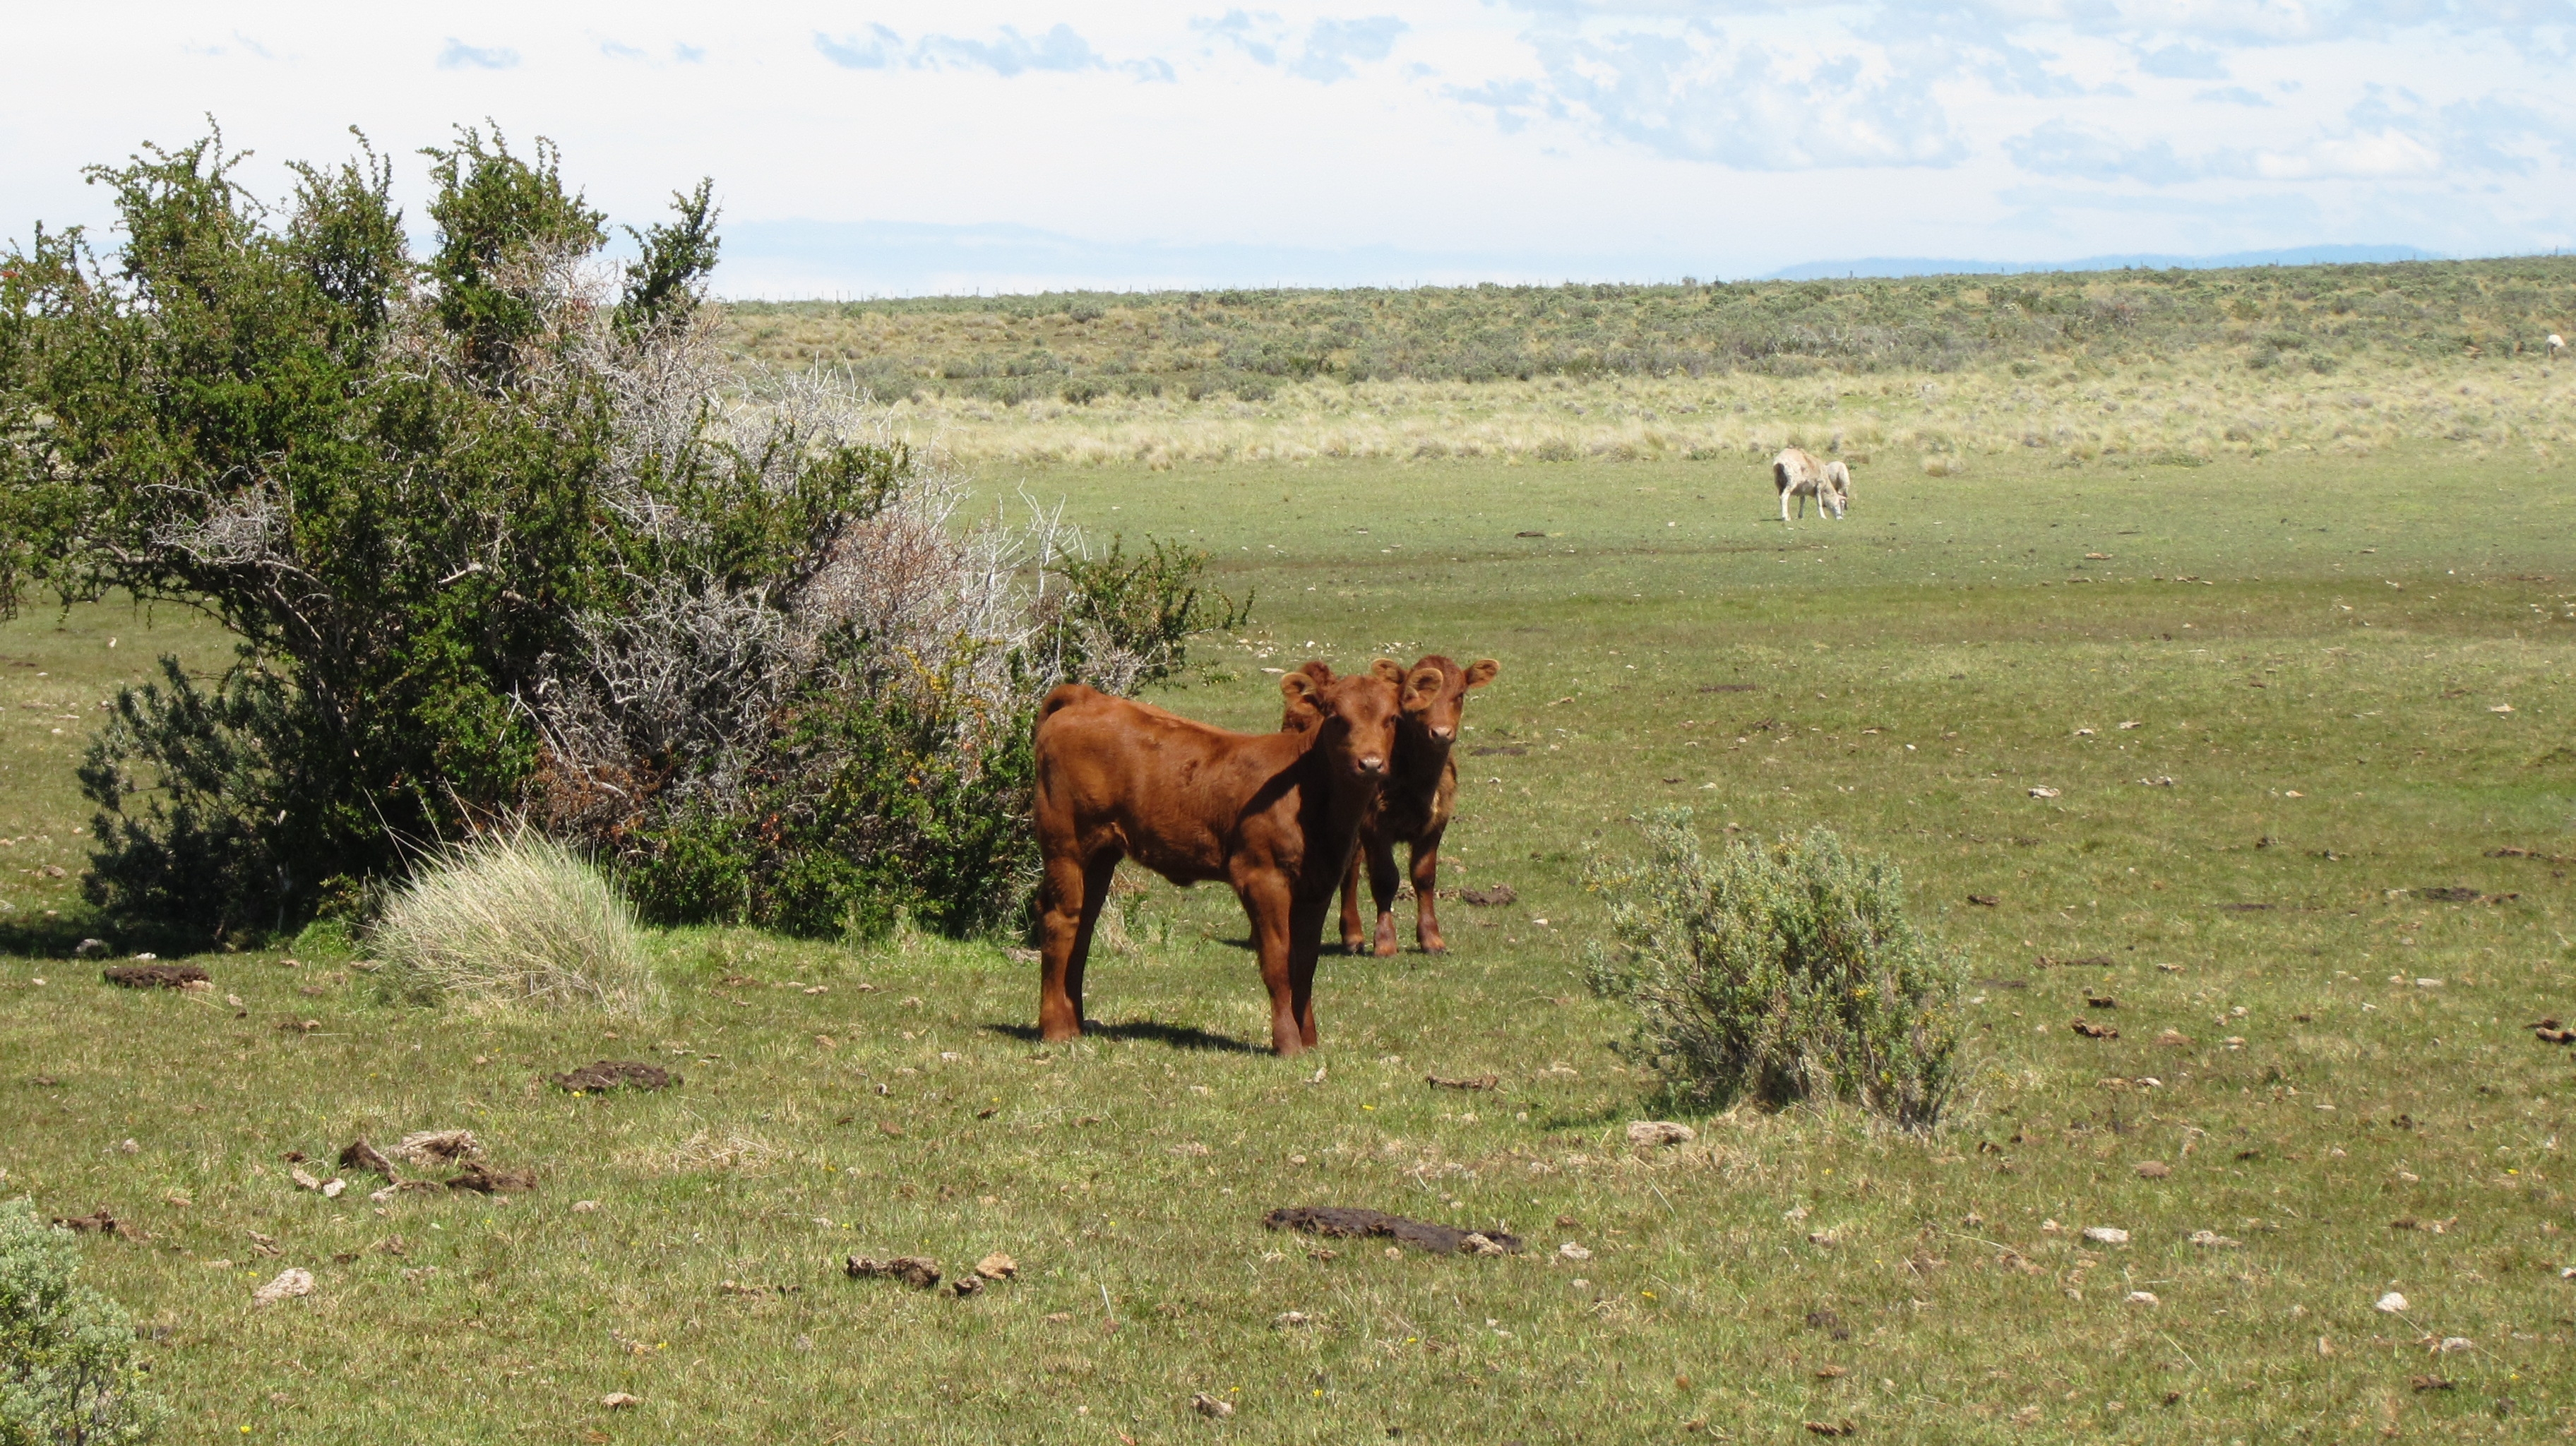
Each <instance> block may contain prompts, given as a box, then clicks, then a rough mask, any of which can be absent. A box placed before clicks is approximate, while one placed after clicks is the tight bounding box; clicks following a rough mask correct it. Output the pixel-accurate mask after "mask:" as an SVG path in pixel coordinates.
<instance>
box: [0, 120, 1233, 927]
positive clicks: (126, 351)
mask: <svg viewBox="0 0 2576 1446" xmlns="http://www.w3.org/2000/svg"><path fill="white" fill-rule="evenodd" d="M429 157H430V160H431V166H430V180H431V196H430V200H429V205H428V212H429V219H430V220H431V221H432V222H433V223H434V225H435V228H436V230H435V236H434V238H433V245H432V246H431V247H430V248H429V250H428V253H427V254H426V255H424V256H419V257H415V256H414V255H413V254H412V252H411V249H410V244H409V242H408V240H407V239H406V233H405V229H404V226H403V220H402V216H401V214H400V212H399V211H398V210H396V209H395V207H394V205H393V202H392V199H391V195H392V174H391V167H390V166H389V165H388V164H387V163H386V162H384V161H383V160H381V159H380V158H378V157H377V156H375V155H374V153H373V152H372V151H366V152H364V153H363V154H362V155H361V156H360V157H359V158H358V159H356V160H353V161H351V162H350V163H348V164H346V165H344V166H341V167H339V168H338V169H336V170H327V169H322V168H316V167H309V166H308V167H299V168H296V170H295V172H294V174H295V175H296V176H297V177H298V181H297V184H296V186H295V190H294V194H293V196H292V198H291V199H290V200H289V202H288V203H287V204H285V205H284V206H283V207H280V208H278V209H275V210H272V209H270V208H268V207H267V206H265V205H263V204H262V203H261V202H259V201H258V200H257V199H256V198H254V197H252V196H250V195H249V194H248V193H246V192H245V191H244V190H243V189H242V188H241V186H240V185H239V184H238V183H237V182H236V181H235V179H234V172H235V170H236V169H237V167H238V163H239V160H240V157H238V156H237V155H234V154H230V153H227V152H226V151H225V150H224V149H223V147H222V144H221V141H220V138H219V137H218V138H215V139H209V140H206V141H202V142H199V143H197V144H195V145H191V146H188V147H184V148H182V149H179V150H175V151H162V150H158V149H147V150H146V152H145V153H144V154H143V155H142V156H140V157H138V158H136V159H135V160H133V161H132V162H131V163H130V164H128V165H126V166H122V167H102V168H96V169H94V170H93V172H92V177H93V179H94V180H96V181H99V182H101V183H103V184H104V185H105V186H106V187H107V188H108V189H109V190H110V191H112V193H113V194H114V197H115V202H116V205H117V208H118V211H119V215H120V220H121V223H122V228H123V230H124V232H125V235H126V240H125V244H124V245H123V247H122V249H121V250H120V251H119V252H118V253H117V254H116V255H114V256H113V257H109V258H102V257H100V256H98V255H96V254H94V253H93V251H92V250H91V248H90V247H89V245H88V243H87V242H86V240H85V239H84V237H83V236H82V234H81V233H80V232H78V231H72V232H66V233H48V232H45V231H42V230H39V231H38V232H37V233H36V236H35V239H34V241H33V243H32V244H31V245H29V246H28V247H26V248H24V249H21V250H15V251H11V252H9V253H7V254H6V255H0V605H8V604H14V603H15V602H16V601H17V600H18V598H19V597H20V596H21V594H22V593H24V592H26V591H28V590H31V589H34V588H38V587H43V588H49V589H50V590H52V591H53V592H55V593H56V594H58V595H59V596H60V597H62V598H64V599H66V600H72V599H81V598H95V597H99V596H103V595H107V594H110V593H122V594H125V595H127V596H130V597H133V598H136V599H140V600H144V601H169V602H174V603H178V604H181V605H184V606H189V607H193V608H196V609H199V610H201V611H203V612H205V613H207V614H209V615H211V616H212V617H213V618H215V619H216V620H217V621H218V622H220V623H221V624H222V625H223V626H225V627H226V628H227V629H229V630H230V631H231V632H232V633H233V634H234V635H235V636H236V637H237V638H238V639H239V641H240V645H241V655H240V662H239V663H238V665H237V666H236V667H235V668H234V669H232V670H231V671H230V672H229V673H227V674H225V675H223V676H222V677H219V678H217V679H214V680H211V681H207V680H192V679H190V678H187V677H185V676H183V675H182V674H180V673H179V672H178V670H177V669H176V668H175V666H171V665H167V664H165V669H164V673H165V676H164V680H163V681H162V682H160V683H157V684H154V685H152V686H150V687H147V688H144V689H140V690H135V691H132V692H129V693H128V694H126V695H125V696H124V697H122V698H121V699H120V700H119V702H118V704H117V711H116V716H115V720H114V722H113V723H112V724H111V725H110V727H109V728H108V729H107V730H106V731H105V732H104V733H103V734H102V735H101V736H100V737H99V738H98V740H97V741H96V742H95V744H94V746H93V747H92V749H91V751H90V754H89V758H88V763H87V766H86V767H85V769H84V771H83V784H84V787H85V788H87V789H88V791H89V796H90V797H91V798H92V800H93V801H94V802H95V803H96V804H97V805H98V809H99V815H98V819H97V828H96V831H95V832H96V837H97V839H98V848H97V852H96V854H95V855H94V859H93V865H94V873H93V878H92V880H91V881H90V888H91V895H92V897H93V898H94V899H96V900H97V901H98V902H99V903H100V904H101V905H102V906H104V907H105V908H106V909H107V911H108V913H109V915H110V917H111V918H112V919H113V920H114V921H115V922H116V923H118V924H119V925H120V926H122V927H125V928H127V929H129V930H132V929H139V928H148V929H152V930H157V931H161V932H166V933H170V934H173V935H176V936H180V938H181V939H183V940H185V941H186V942H191V943H202V942H203V941H204V940H206V939H207V938H209V937H233V938H236V939H237V940H238V941H239V942H248V940H249V938H250V937H255V936H258V935H262V934H272V935H273V934H286V933H291V932H292V931H293V930H294V929H296V928H298V927H300V926H301V925H302V924H304V923H305V922H306V921H308V920H309V919H311V918H313V917H315V916H316V915H317V914H319V913H321V912H322V911H324V910H325V909H327V908H331V907H334V906H335V902H339V901H349V900H364V899H367V898H370V897H374V896H375V895H376V894H377V893H378V892H379V891H380V886H381V883H382V882H383V881H384V880H387V879H390V878H393V877H396V876H399V875H400V874H401V873H402V872H403V871H404V867H405V865H406V863H407V861H408V858H407V855H406V853H405V849H406V847H407V845H408V844H412V843H416V842H417V841H420V840H433V839H454V838H464V837H473V836H476V835H478V834H481V833H485V832H489V831H490V830H492V829H493V828H494V827H495V825H496V823H497V822H498V821H501V820H506V819H510V818H513V817H532V818H535V819H537V820H539V821H540V822H541V823H542V825H543V826H544V827H545V828H546V829H548V830H549V831H551V832H553V833H554V834H556V835H557V836H559V837H567V838H572V839H575V840H579V841H581V842H582V843H584V844H585V845H587V846H589V847H591V848H592V849H593V850H594V851H595V852H596V853H597V854H598V856H600V857H601V858H603V859H605V860H608V861H610V862H612V863H613V864H614V866H616V867H618V868H621V869H636V870H642V871H643V875H642V876H640V877H639V883H640V885H641V888H640V892H641V893H642V894H643V896H644V897H645V898H646V899H647V900H648V901H649V902H651V903H652V904H653V905H654V906H655V908H656V909H657V911H660V910H664V909H667V910H669V911H670V912H672V913H674V914H678V915H685V916H697V915H700V914H705V913H717V914H722V915H728V916H732V917H760V918H770V917H774V918H777V919H780V920H792V921H795V924H796V926H797V927H800V928H811V927H819V921H820V920H822V919H823V918H825V917H826V916H831V917H846V918H881V917H885V916H887V915H888V914H889V913H890V912H891V911H893V910H895V909H906V910H910V911H913V912H916V913H920V914H923V915H924V916H925V917H926V918H939V919H946V920H951V921H956V922H957V923H958V924H959V925H960V926H964V925H966V924H968V923H972V922H977V921H989V920H991V919H993V918H996V917H999V916H1000V915H1001V914H1002V913H1005V912H1007V906H1005V905H1002V904H999V903H997V902H996V900H997V899H1000V898H1002V897H1003V896H1004V895H1006V894H1008V892H1009V891H1010V889H1011V888H1012V887H1014V886H1015V884H1014V881H1015V880H1019V879H1021V878H1022V877H1023V874H1024V870H1023V869H1022V864H1021V860H1022V856H1023V855H1024V854H1025V852H1026V850H1025V846H1024V845H1025V839H1024V838H1023V837H1021V835H1024V834H1025V825H1024V824H1023V823H1021V822H1019V819H1020V816H1021V815H1023V814H1024V813H1025V811H1026V810H1025V803H1024V798H1023V796H1022V793H1023V790H1024V787H1025V778H1024V776H1022V775H1019V774H1014V773H1013V772H1011V771H1010V769H1009V767H1008V766H1003V767H1000V768H998V769H988V768H987V767H986V766H985V765H986V763H987V761H989V760H1007V759H1008V758H1009V757H1010V756H1011V754H1010V749H1009V747H1008V746H1006V745H1005V744H1003V743H1001V742H999V741H997V740H999V739H1000V738H1001V737H1002V735H1003V734H1004V733H1005V732H1007V731H1008V730H1011V729H1017V728H1020V727H1022V725H1023V724H1024V722H1025V715H1026V714H1027V712H1028V710H1029V709H1030V708H1031V707H1033V706H1034V703H1035V701H1036V699H1037V698H1038V697H1039V696H1040V695H1042V694H1043V693H1044V692H1045V690H1046V688H1047V687H1049V686H1051V685H1052V684H1053V683H1055V682H1056V681H1059V680H1061V679H1063V678H1066V677H1082V678H1085V679H1088V680H1092V681H1097V682H1100V683H1102V684H1104V685H1105V686H1110V687H1114V688H1124V687H1126V686H1129V685H1132V684H1133V683H1134V682H1136V681H1137V680H1139V679H1146V678H1152V677H1157V676H1161V675H1162V674H1164V673H1166V672H1168V671H1170V670H1171V669H1173V668H1176V667H1177V666H1179V662H1180V659H1181V657H1182V651H1183V649H1184V647H1185V645H1186V637H1187V634H1188V633H1189V632H1190V631H1191V630H1192V629H1194V628H1197V627H1201V626H1205V625H1208V624H1209V623H1211V622H1213V621H1214V620H1215V618H1214V615H1213V613H1212V610H1211V609H1210V608H1209V607H1208V606H1207V604H1206V603H1205V602H1204V601H1203V600H1202V599H1203V597H1204V593H1203V591H1202V589H1201V586H1200V581H1199V579H1200V577H1201V575H1202V573H1203V572H1204V569H1205V565H1206V563H1205V559H1204V558H1203V557H1201V556H1199V555H1198V554H1196V553H1191V552H1187V551H1185V550H1181V549H1173V548H1168V547H1166V546H1164V545H1162V544H1150V546H1149V552H1148V553H1147V555H1145V556H1142V557H1138V558H1133V559H1130V558H1127V557H1125V556H1124V555H1122V554H1121V552H1120V551H1119V549H1118V548H1117V547H1116V546H1114V545H1113V547H1112V548H1111V549H1110V552H1109V554H1108V555H1107V556H1106V557H1105V558H1103V559H1100V560H1098V561H1097V562H1089V563H1086V562H1084V561H1083V559H1084V558H1086V557H1087V556H1088V554H1087V553H1086V552H1085V550H1084V549H1083V547H1082V544H1081V541H1080V538H1079V536H1078V535H1077V534H1075V533H1073V532H1072V531H1071V530H1070V529H1066V528H1063V527H1061V526H1059V525H1058V524H1057V522H1056V520H1055V519H1054V518H1052V517H1048V516H1043V515H1041V516H1036V517H1034V518H1032V519H1031V520H1030V521H1029V522H1027V523H1025V524H1022V525H1019V526H1006V525H1004V524H1003V522H1002V521H1001V520H1000V519H999V518H995V519H992V520H989V521H986V522H983V523H981V524H978V525H974V526H963V525H959V523H958V520H957V518H956V515H955V514H956V513H957V511H958V509H959V507H960V506H961V505H962V503H963V501H964V499H965V497H966V495H967V492H966V488H965V486H964V483H963V481H962V480H961V479H958V478H954V477H950V476H946V475H944V474H942V473H940V472H939V471H937V470H936V469H935V468H931V467H928V466H925V465H924V464H923V462H922V460H921V459H920V458H919V457H917V456H915V455H914V454H913V453H912V452H911V451H910V449H908V448H907V447H905V446H904V445H903V444H901V443H900V442H897V441H895V440H893V439H892V437H891V436H890V435H889V434H888V433H887V431H886V430H885V427H884V424H883V418H882V415H881V414H879V413H876V412H874V411H872V410H870V409H869V408H868V406H867V403H866V397H865V394H864V393H863V392H861V391H859V390H857V388H856V386H855V385H854V383H853V382H852V380H851V378H849V377H845V376H839V375H829V374H824V373H821V372H814V373H807V374H801V375H784V376H758V377H753V378H751V379H749V380H748V381H746V380H745V379H743V378H742V377H741V376H740V375H739V374H738V373H737V372H735V371H734V370H733V368H732V367H731V365H730V360H729V358H728V357H727V356H726V355H725V353H724V352H723V350H722V349H721V347H720V346H719V344H718V341H717V330H716V325H715V322H714V319H713V313H714V308H712V307H711V306H709V305H708V304H707V303H706V299H705V295H704V291H705V280H706V276H707V274H708V272H709V271H710V269H711V268H712V267H713V266H714V264H715V261H716V257H717V252H718V242H717V238H716V234H715V230H714V223H715V213H714V208H713V204H712V201H711V194H712V193H711V190H710V188H709V187H708V186H706V185H703V184H702V185H700V186H699V187H698V188H697V189H696V190H695V191H694V192H691V193H687V194H681V195H677V196H675V197H674V203H675V206H674V212H673V216H672V219H671V220H670V221H668V222H667V223H665V224H661V225H655V226H652V227H649V228H647V229H645V230H643V231H641V232H630V234H631V235H633V237H634V239H635V241H636V243H637V250H638V256H637V258H636V259H635V260H634V261H633V262H631V263H630V264H628V265H626V266H624V267H623V268H622V269H620V268H614V267H610V266H608V265H606V264H604V263H603V261H602V258H601V252H602V249H603V247H604V246H605V244H606V240H607V232H606V229H605V218H604V217H603V216H602V215H601V214H600V213H599V212H598V211H596V210H594V209H592V208H591V207H590V206H589V205H588V204H587V203H586V202H585V201H584V199H583V198H582V196H581V194H580V193H579V192H578V191H576V190H574V189H573V188H571V187H570V186H569V184H568V183H567V182H566V181H565V180H564V178H563V176H562V174H561V168H560V163H559V158H558V157H557V155H556V153H555V151H554V149H553V148H552V147H551V146H550V145H548V144H546V143H544V142H542V141H541V142H539V143H538V144H537V145H536V147H535V148H534V150H533V151H532V152H531V153H528V154H525V155H523V154H520V153H517V152H514V151H513V150H511V148H510V147H509V146H508V145H507V144H506V143H505V142H504V141H503V140H502V139H501V138H500V137H499V136H497V135H494V136H486V135H484V134H483V133H481V132H478V131H474V130H470V129H468V130H461V131H459V132H458V135H457V139H456V141H455V143H454V144H453V145H451V146H448V147H443V148H435V149H433V150H431V151H430V152H429ZM1040 360H1041V361H1043V358H1041V359H1040ZM1035 364H1036V363H1032V365H1035ZM1014 366H1017V364H1016V363H1014ZM1021 370H1022V371H1025V369H1024V368H1023V369H1021ZM1041 370H1044V371H1046V374H1047V377H1048V378H1049V381H1048V385H1049V386H1053V385H1056V384H1058V383H1060V381H1061V377H1060V375H1058V371H1059V370H1060V369H1057V368H1055V367H1054V364H1053V363H1052V362H1047V363H1045V365H1044V367H1042V368H1041ZM1020 374H1021V373H1020V372H1014V375H1020ZM1030 375H1034V374H1033V373H1032V374H1030ZM1225 616H1226V618H1227V619H1229V620H1239V616H1240V615H1239V613H1238V612H1236V611H1234V610H1231V609H1229V610H1228V611H1227V613H1226V614H1225ZM806 788H811V789H813V790H815V791H816V792H815V795H814V796H810V797H809V796H807V795H806V794H803V793H799V792H796V790H799V789H806ZM781 790H786V791H787V792H786V793H784V794H782V793H781ZM925 790H926V792H925ZM1014 830H1017V832H1016V833H1015V832H1014ZM741 839H755V840H758V841H759V847H758V848H757V849H751V850H749V851H746V849H745V848H740V847H734V846H732V845H729V844H728V845H725V846H722V847H719V844H721V843H723V841H725V840H741ZM814 849H832V850H839V851H841V852H839V853H836V854H834V855H833V856H829V857H826V856H820V855H815V856H808V854H809V852H810V851H811V850H814ZM851 849H857V850H860V851H861V852H859V853H857V854H850V853H848V850H851ZM657 870H658V872H657Z"/></svg>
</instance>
